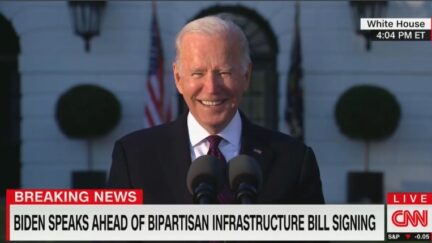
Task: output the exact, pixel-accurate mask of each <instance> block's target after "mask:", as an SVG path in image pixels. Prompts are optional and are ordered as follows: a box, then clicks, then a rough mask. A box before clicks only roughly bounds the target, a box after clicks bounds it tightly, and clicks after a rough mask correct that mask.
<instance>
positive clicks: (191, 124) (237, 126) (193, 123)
mask: <svg viewBox="0 0 432 243" xmlns="http://www.w3.org/2000/svg"><path fill="white" fill-rule="evenodd" d="M187 125H188V131H189V140H190V142H191V145H192V147H194V146H195V145H197V144H198V143H200V142H201V141H203V140H204V139H205V138H207V137H208V136H209V135H210V134H209V133H208V132H207V131H206V130H205V129H204V128H203V127H202V126H201V125H200V124H199V123H198V121H197V120H196V119H195V117H194V116H193V115H192V113H190V112H189V114H188V117H187ZM241 129H242V123H241V118H240V113H239V112H238V110H237V111H236V113H235V115H234V117H233V119H232V120H231V121H230V122H229V123H228V125H227V126H226V127H225V128H224V129H223V130H222V131H221V132H219V133H218V134H217V135H219V136H221V137H222V138H223V139H224V140H225V141H227V142H229V143H230V144H232V145H234V146H236V147H237V148H239V147H240V134H241Z"/></svg>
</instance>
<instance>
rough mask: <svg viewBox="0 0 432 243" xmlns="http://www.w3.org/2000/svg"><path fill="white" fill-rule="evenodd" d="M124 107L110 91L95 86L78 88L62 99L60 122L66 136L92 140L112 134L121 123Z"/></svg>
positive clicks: (70, 90)
mask: <svg viewBox="0 0 432 243" xmlns="http://www.w3.org/2000/svg"><path fill="white" fill-rule="evenodd" d="M120 113H121V107H120V103H119V101H118V100H117V98H116V97H115V96H114V94H112V93H111V92H110V91H108V90H106V89H104V88H101V87H99V86H95V85H89V84H86V85H78V86H75V87H72V88H71V89H69V90H68V91H66V92H65V93H64V94H63V95H61V96H60V98H59V100H58V102H57V107H56V119H57V123H58V124H59V126H60V129H61V130H62V131H63V133H64V134H66V136H68V137H71V138H92V137H97V136H101V135H104V134H106V133H108V132H109V131H111V130H112V129H113V128H114V127H115V126H116V125H117V123H118V122H119V121H120V116H121V114H120Z"/></svg>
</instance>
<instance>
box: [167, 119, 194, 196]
mask: <svg viewBox="0 0 432 243" xmlns="http://www.w3.org/2000/svg"><path fill="white" fill-rule="evenodd" d="M169 130H170V131H169V136H168V137H169V139H168V141H167V149H166V150H165V151H166V152H165V154H164V155H163V156H162V157H163V158H165V159H164V161H162V162H164V165H165V168H164V172H165V175H166V181H167V183H168V185H169V188H170V189H171V193H172V195H173V198H174V199H175V201H176V202H177V203H193V201H192V196H191V195H190V193H189V192H188V190H187V186H186V177H187V172H188V170H189V166H190V164H191V157H190V145H189V134H188V129H187V113H185V114H182V115H181V116H180V117H179V118H178V119H177V120H176V121H174V122H173V123H172V124H171V125H170V129H169Z"/></svg>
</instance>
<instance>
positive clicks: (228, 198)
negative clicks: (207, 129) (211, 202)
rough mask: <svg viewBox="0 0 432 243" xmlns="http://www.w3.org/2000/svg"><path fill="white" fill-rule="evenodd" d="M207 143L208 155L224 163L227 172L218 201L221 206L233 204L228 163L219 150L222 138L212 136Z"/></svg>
mask: <svg viewBox="0 0 432 243" xmlns="http://www.w3.org/2000/svg"><path fill="white" fill-rule="evenodd" d="M207 141H208V142H209V143H210V147H209V151H208V152H207V155H212V156H215V157H217V158H218V159H220V160H221V161H222V163H223V165H222V166H223V168H224V170H225V183H224V185H223V187H222V190H221V191H220V192H219V193H218V195H217V199H218V202H219V203H220V204H231V203H234V195H233V193H232V192H231V190H230V189H229V182H228V175H227V174H226V172H227V169H226V167H227V163H226V159H225V156H224V155H223V154H222V152H221V151H220V150H219V144H220V142H221V141H222V137H220V136H217V135H210V136H208V137H207Z"/></svg>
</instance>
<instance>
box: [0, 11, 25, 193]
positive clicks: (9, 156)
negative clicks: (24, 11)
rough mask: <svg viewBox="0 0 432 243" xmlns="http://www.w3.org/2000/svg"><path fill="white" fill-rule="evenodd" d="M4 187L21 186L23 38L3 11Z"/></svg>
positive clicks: (0, 137) (0, 154)
mask: <svg viewBox="0 0 432 243" xmlns="http://www.w3.org/2000/svg"><path fill="white" fill-rule="evenodd" d="M0 36H1V38H0V161H1V165H2V169H1V170H0V190H1V196H4V195H5V189H6V188H18V187H20V169H21V163H20V145H21V141H20V137H21V136H20V124H21V115H20V113H21V112H20V100H21V95H20V78H19V74H18V54H19V52H20V48H19V39H18V36H17V34H16V32H15V30H14V29H13V27H12V24H11V23H10V22H9V21H8V20H7V19H6V18H5V17H4V16H3V15H2V14H1V13H0Z"/></svg>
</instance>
